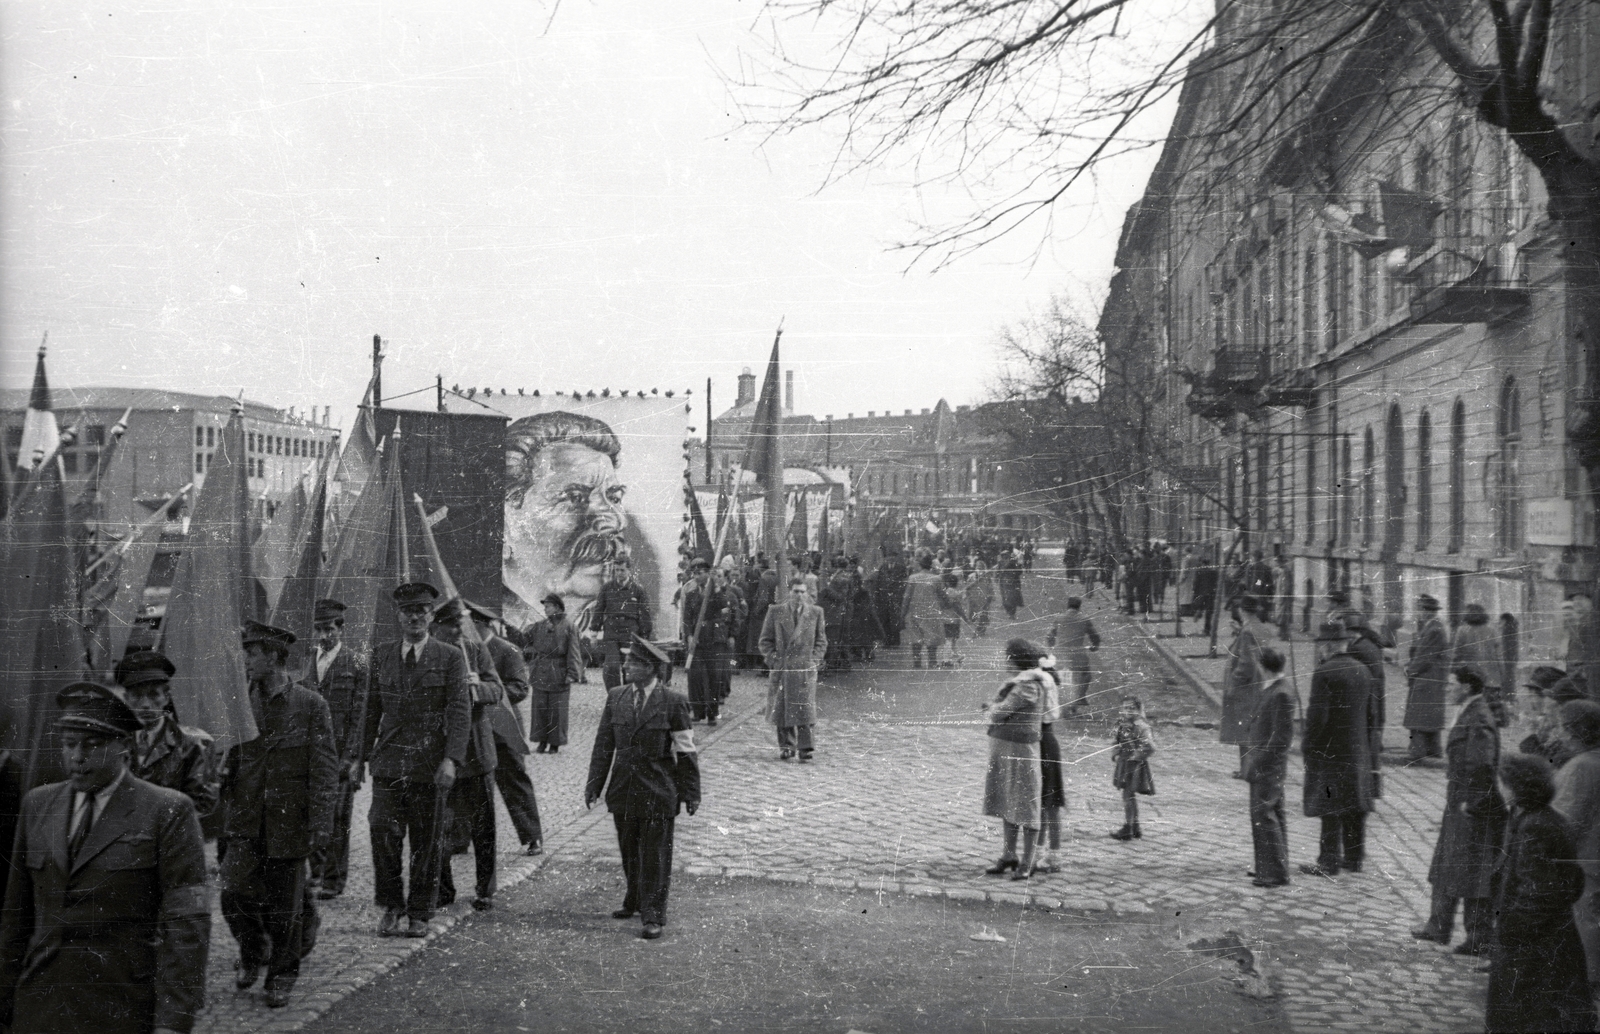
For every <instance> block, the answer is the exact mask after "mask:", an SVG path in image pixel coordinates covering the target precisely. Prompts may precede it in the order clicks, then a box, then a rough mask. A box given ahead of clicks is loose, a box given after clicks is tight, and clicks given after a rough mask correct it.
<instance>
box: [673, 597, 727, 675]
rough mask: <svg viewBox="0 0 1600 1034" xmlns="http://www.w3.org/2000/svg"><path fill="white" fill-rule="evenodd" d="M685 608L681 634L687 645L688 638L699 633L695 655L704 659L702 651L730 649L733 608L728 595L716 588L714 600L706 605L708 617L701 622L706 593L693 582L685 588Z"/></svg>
mask: <svg viewBox="0 0 1600 1034" xmlns="http://www.w3.org/2000/svg"><path fill="white" fill-rule="evenodd" d="M684 590H685V591H684V594H683V605H682V610H681V611H680V615H679V624H678V628H679V629H680V632H679V635H680V637H681V638H682V639H683V641H684V642H685V643H687V642H688V641H689V636H690V634H691V633H694V632H696V631H697V630H698V633H699V635H698V638H699V643H698V645H697V646H696V648H695V656H697V657H698V656H702V653H701V651H704V650H707V649H711V650H715V651H717V652H719V653H721V652H724V651H725V650H726V648H727V642H728V632H729V628H730V624H731V622H732V619H733V612H734V605H733V600H732V599H730V598H729V596H728V593H726V592H724V591H722V590H718V589H713V590H712V591H711V599H710V601H709V602H707V603H706V605H705V608H706V612H705V617H704V620H702V619H701V615H700V603H701V600H702V599H704V597H705V592H704V591H703V590H702V589H701V588H700V586H698V585H696V584H694V583H693V582H690V583H688V584H687V585H685V586H684Z"/></svg>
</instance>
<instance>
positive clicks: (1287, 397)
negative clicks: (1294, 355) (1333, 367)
mask: <svg viewBox="0 0 1600 1034" xmlns="http://www.w3.org/2000/svg"><path fill="white" fill-rule="evenodd" d="M1261 403H1262V405H1266V406H1298V407H1305V406H1314V405H1316V404H1317V375H1316V374H1315V373H1313V372H1312V371H1310V370H1305V369H1296V370H1285V371H1283V372H1282V373H1279V374H1277V375H1276V376H1274V377H1273V378H1272V380H1271V381H1269V382H1268V383H1267V386H1266V387H1265V388H1263V389H1262V390H1261Z"/></svg>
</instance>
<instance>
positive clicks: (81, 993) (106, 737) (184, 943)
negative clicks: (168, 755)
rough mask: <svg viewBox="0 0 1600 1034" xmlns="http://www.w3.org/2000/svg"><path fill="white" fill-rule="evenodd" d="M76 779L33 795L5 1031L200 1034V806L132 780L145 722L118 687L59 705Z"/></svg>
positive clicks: (4, 928) (10, 900)
mask: <svg viewBox="0 0 1600 1034" xmlns="http://www.w3.org/2000/svg"><path fill="white" fill-rule="evenodd" d="M56 703H57V705H58V706H59V707H60V708H61V717H60V718H59V719H57V720H56V730H57V731H58V732H59V734H60V736H61V753H62V759H63V761H64V763H65V765H66V769H67V773H68V777H67V779H66V780H65V781H63V782H59V783H51V784H49V785H47V786H41V787H39V788H38V789H36V790H34V791H32V792H31V793H29V794H28V795H27V797H26V798H25V799H24V800H23V803H22V814H21V818H20V820H19V824H18V833H17V837H16V841H15V846H14V851H13V853H12V855H11V877H10V880H9V882H8V884H7V886H6V900H5V912H4V921H3V923H0V1029H9V1030H10V1031H11V1032H12V1034H45V1032H61V1034H78V1032H82V1031H93V1032H94V1034H149V1032H152V1031H153V1032H154V1034H167V1032H187V1031H188V1030H190V1029H191V1028H192V1027H193V1025H194V1018H195V1014H196V1013H198V1012H199V1011H200V1007H201V1006H202V1005H203V1004H204V1002H205V978H206V955H207V953H208V951H209V949H210V945H211V906H210V900H209V898H210V895H209V892H208V888H207V886H206V857H205V842H204V841H203V840H202V839H201V836H200V820H199V818H198V817H196V815H195V809H194V802H193V801H191V800H190V799H189V798H188V797H186V796H184V795H183V794H182V793H179V792H178V791H176V790H169V789H166V788H164V787H159V786H153V785H151V784H150V783H147V782H145V781H144V780H142V779H139V778H137V777H135V776H134V775H133V774H132V773H130V772H129V771H128V750H129V744H130V741H131V738H132V737H133V736H134V735H135V734H137V733H138V731H139V729H140V722H139V718H138V716H137V715H135V714H134V713H133V710H132V709H131V708H130V707H128V705H127V704H125V703H123V702H122V700H121V699H119V698H118V696H117V694H116V692H115V691H114V690H112V689H111V688H109V687H107V686H102V685H99V684H97V683H93V682H75V683H73V684H72V685H70V686H67V687H66V688H65V689H63V690H62V691H61V692H60V693H59V694H58V695H57V696H56Z"/></svg>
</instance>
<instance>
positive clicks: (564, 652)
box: [522, 593, 583, 754]
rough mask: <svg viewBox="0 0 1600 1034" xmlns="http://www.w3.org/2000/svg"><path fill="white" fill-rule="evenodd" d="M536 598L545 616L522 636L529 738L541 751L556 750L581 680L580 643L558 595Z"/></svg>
mask: <svg viewBox="0 0 1600 1034" xmlns="http://www.w3.org/2000/svg"><path fill="white" fill-rule="evenodd" d="M539 602H540V604H541V605H543V607H544V615H545V619H544V620H543V621H539V622H536V623H534V624H532V625H529V626H528V628H527V630H526V631H524V632H523V636H522V643H523V645H522V655H523V657H525V658H526V659H527V662H528V686H529V689H530V690H531V692H530V693H529V695H528V696H529V699H530V700H531V701H532V708H533V715H532V720H531V721H530V722H529V725H530V726H531V728H529V730H528V738H529V739H531V740H533V741H534V742H535V743H537V744H538V745H539V746H538V747H537V748H536V749H537V750H538V752H539V753H540V754H546V753H549V754H557V753H560V751H561V748H562V746H563V745H564V744H565V743H566V742H567V711H568V707H569V705H570V703H571V701H572V687H573V685H574V684H575V683H578V682H581V681H583V644H582V643H581V642H579V640H578V632H577V630H576V629H575V628H573V627H572V622H570V621H568V620H567V605H566V603H564V602H563V601H562V599H561V597H560V596H558V595H556V594H555V593H551V594H550V595H548V596H546V597H545V598H544V599H542V600H540V601H539Z"/></svg>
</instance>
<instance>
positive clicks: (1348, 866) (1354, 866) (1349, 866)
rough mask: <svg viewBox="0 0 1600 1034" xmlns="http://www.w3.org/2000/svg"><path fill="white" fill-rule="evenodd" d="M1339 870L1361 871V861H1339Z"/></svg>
mask: <svg viewBox="0 0 1600 1034" xmlns="http://www.w3.org/2000/svg"><path fill="white" fill-rule="evenodd" d="M1339 871H1340V872H1360V871H1361V863H1360V862H1340V863H1339Z"/></svg>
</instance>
